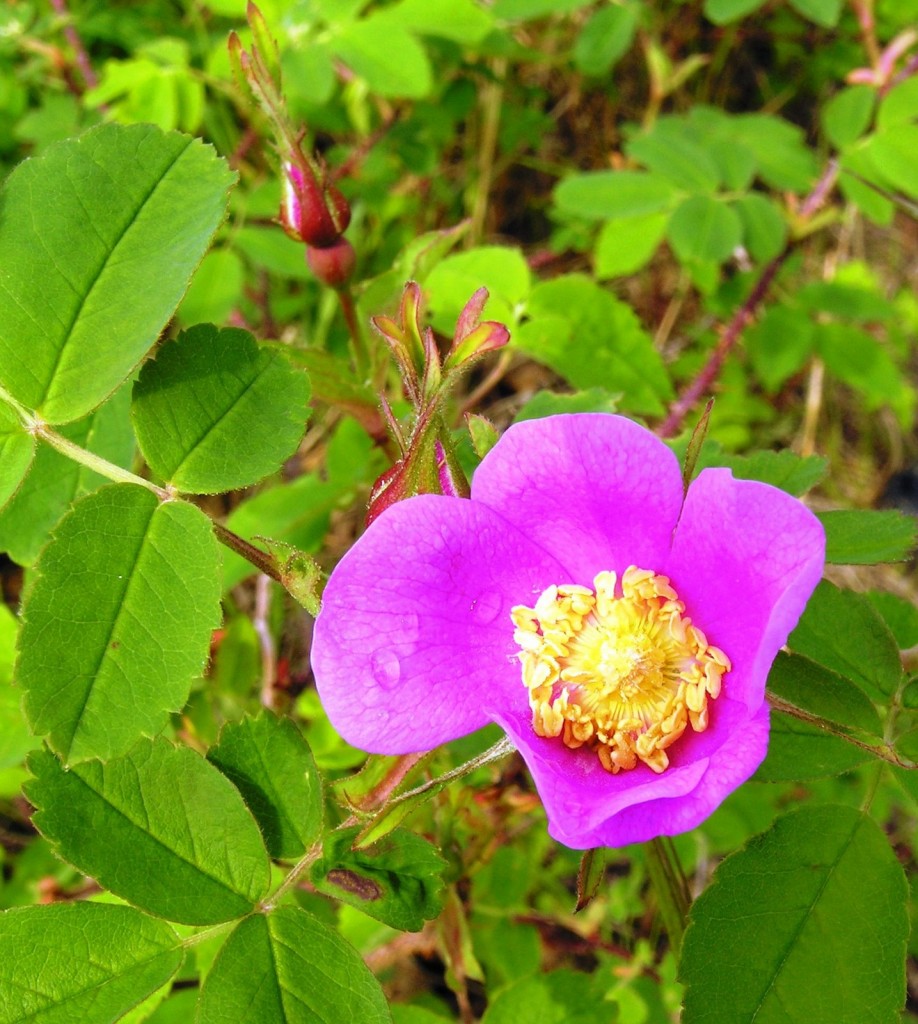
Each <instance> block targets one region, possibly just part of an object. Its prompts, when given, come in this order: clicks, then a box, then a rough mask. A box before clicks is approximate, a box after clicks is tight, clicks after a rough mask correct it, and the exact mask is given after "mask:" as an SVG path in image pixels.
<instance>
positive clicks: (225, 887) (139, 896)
mask: <svg viewBox="0 0 918 1024" xmlns="http://www.w3.org/2000/svg"><path fill="white" fill-rule="evenodd" d="M28 767H29V770H30V771H31V772H32V774H33V775H34V776H35V778H34V779H32V780H31V781H29V782H28V783H26V786H25V791H26V793H27V794H28V798H29V800H30V801H31V802H32V803H33V804H34V805H35V807H36V808H37V811H36V813H35V816H34V819H33V820H34V822H35V825H36V827H37V828H38V830H39V831H40V832H41V833H42V834H43V835H44V836H45V838H46V839H48V840H49V841H50V842H51V843H52V844H53V845H54V847H55V850H56V851H57V853H58V855H59V856H60V857H62V858H63V859H64V860H66V861H67V862H68V863H70V864H72V865H73V866H74V867H75V868H77V869H78V870H80V871H82V872H83V873H84V874H87V875H90V876H91V877H93V878H95V879H96V881H98V883H99V884H100V885H102V886H104V887H105V888H106V889H110V890H111V891H112V892H113V893H115V894H116V895H117V896H121V897H122V899H125V900H127V901H128V902H129V903H133V904H134V906H136V907H139V908H140V909H141V910H146V911H147V912H148V913H150V914H154V915H156V916H157V917H164V918H166V919H167V920H170V921H179V922H181V923H182V924H196V925H206V924H217V923H219V922H220V921H231V920H233V918H236V917H241V916H242V915H243V914H247V913H249V912H250V911H251V910H252V908H253V906H254V904H255V903H256V902H257V901H258V900H260V899H261V898H262V897H263V896H264V895H265V894H266V893H267V891H268V884H269V881H270V868H271V864H270V861H269V860H268V855H267V852H266V851H265V847H264V843H263V842H262V839H261V833H260V832H259V831H258V826H257V825H256V824H255V820H254V818H253V817H252V815H251V814H250V813H249V811H248V808H247V807H246V806H245V803H244V802H243V799H242V797H241V796H240V794H239V790H237V789H236V787H235V786H234V785H233V784H232V783H231V782H230V781H229V779H227V778H226V777H225V776H224V775H222V774H221V773H220V772H219V771H218V770H217V769H216V768H215V767H214V766H213V765H212V764H210V763H208V762H207V761H206V760H205V759H204V758H203V757H201V755H200V754H197V753H196V752H195V751H193V750H191V749H189V748H188V747H174V746H173V745H172V744H171V743H169V741H168V740H165V739H162V738H159V739H155V740H141V741H140V743H138V744H137V746H135V747H134V748H133V749H132V750H131V751H129V752H128V753H127V754H126V755H125V756H124V757H119V758H114V759H112V760H111V761H107V762H102V761H84V762H83V763H82V764H78V765H76V766H74V767H73V768H65V767H64V766H63V765H62V764H61V762H60V761H59V760H58V759H57V758H56V757H55V756H54V755H53V754H52V753H51V752H50V751H47V750H39V751H36V752H35V753H33V754H32V755H31V756H30V758H29V762H28Z"/></svg>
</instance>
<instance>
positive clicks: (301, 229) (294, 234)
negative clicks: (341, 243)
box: [280, 161, 351, 249]
mask: <svg viewBox="0 0 918 1024" xmlns="http://www.w3.org/2000/svg"><path fill="white" fill-rule="evenodd" d="M283 170H284V181H283V196H282V199H281V208H280V222H281V225H282V227H283V229H284V231H286V232H287V234H288V235H289V236H290V237H291V238H293V239H295V240H296V241H297V242H305V243H306V244H307V245H312V246H316V247H317V248H320V249H322V248H326V247H328V246H332V245H334V244H335V243H336V242H337V241H338V239H339V238H340V237H341V235H342V234H343V233H344V231H345V230H346V229H347V226H348V224H350V222H351V208H350V205H349V204H348V201H347V200H346V199H345V198H344V196H343V195H342V194H341V193H340V192H339V191H338V189H337V188H335V186H334V185H329V186H328V187H327V188H323V187H322V186H321V185H320V184H319V182H318V181H317V180H316V178H315V175H314V174H313V173H312V171H311V170H310V169H309V168H308V167H306V168H304V167H303V166H301V165H300V164H298V163H293V162H292V161H286V162H285V163H284V165H283Z"/></svg>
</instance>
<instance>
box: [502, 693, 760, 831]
mask: <svg viewBox="0 0 918 1024" xmlns="http://www.w3.org/2000/svg"><path fill="white" fill-rule="evenodd" d="M762 715H764V718H762ZM767 716H768V709H767V707H765V708H764V709H760V711H759V714H758V715H757V716H754V717H753V718H750V717H749V713H748V711H747V709H746V706H745V705H744V704H743V703H742V702H740V701H733V700H730V699H729V698H728V697H726V696H721V697H720V698H719V699H718V700H717V701H716V702H714V703H713V704H712V705H711V724H710V726H709V727H708V729H707V730H706V731H705V732H703V733H695V732H692V731H691V730H687V731H686V733H685V734H684V735H683V736H682V737H681V739H680V740H679V741H678V742H677V743H675V744H673V746H672V747H670V748H669V750H668V753H669V756H670V765H669V767H668V768H667V769H666V770H665V771H664V772H662V773H660V774H659V775H658V774H657V773H656V772H654V771H652V770H651V769H650V768H648V767H647V766H646V765H642V764H638V766H637V767H635V768H633V769H631V770H630V771H623V772H619V773H618V774H617V775H612V774H611V773H610V772H607V771H606V770H605V769H604V768H603V767H602V765H601V764H600V763H599V759H598V757H597V756H596V754H595V753H594V752H593V751H590V750H587V749H585V748H580V749H578V750H570V749H569V748H568V747H566V746H564V744H563V743H562V742H561V740H560V739H545V738H543V737H540V736H537V735H536V734H535V732H534V731H533V729H532V725H531V719H530V717H529V713H528V707H527V708H525V709H520V708H518V707H517V708H513V709H511V708H509V707H508V708H505V709H504V710H503V711H501V712H499V713H497V714H495V720H496V721H498V722H499V724H500V725H501V726H502V727H503V728H504V729H505V730H506V732H507V733H508V735H509V736H510V737H511V739H512V740H513V742H514V745H515V746H516V748H517V749H518V750H519V752H520V754H521V755H522V756H523V759H524V760H525V761H526V764H527V766H528V767H529V770H530V772H531V773H532V777H533V780H534V781H535V785H536V789H537V790H538V792H539V796H540V798H541V800H542V803H543V805H544V807H545V811H546V814H547V815H548V822H549V831H550V832H551V834H552V835H553V836H554V837H555V838H556V839H557V840H558V841H559V842H562V843H564V844H565V845H566V846H570V847H572V848H573V849H577V850H585V849H589V848H591V847H593V846H625V845H627V844H628V843H636V842H642V841H644V840H646V839H650V838H653V837H654V836H660V835H675V834H677V833H679V832H684V831H685V830H686V829H689V828H693V827H694V826H695V825H696V824H698V822H700V821H703V820H704V819H705V818H706V817H707V816H708V815H709V814H711V812H712V811H713V810H715V808H717V807H718V806H719V805H720V803H721V802H722V801H723V800H724V799H725V798H726V797H727V796H728V795H729V794H730V793H731V792H732V791H733V789H735V788H736V786H738V785H739V784H740V782H743V781H744V780H745V779H747V778H749V776H750V775H751V774H752V773H753V772H754V771H755V770H756V768H757V767H758V766H759V764H760V763H761V762H762V759H763V758H764V757H765V752H766V748H767V741H768V731H767V726H768V717H767ZM763 722H764V725H763ZM686 821H688V822H689V824H685V822H686Z"/></svg>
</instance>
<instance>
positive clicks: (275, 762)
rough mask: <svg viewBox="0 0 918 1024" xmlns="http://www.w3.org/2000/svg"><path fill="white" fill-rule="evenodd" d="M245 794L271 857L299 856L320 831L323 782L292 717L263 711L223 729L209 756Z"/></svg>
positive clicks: (208, 753)
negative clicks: (281, 716) (280, 716)
mask: <svg viewBox="0 0 918 1024" xmlns="http://www.w3.org/2000/svg"><path fill="white" fill-rule="evenodd" d="M207 760H208V761H210V762H211V763H212V764H214V765H216V766H217V767H218V768H219V769H220V771H221V772H223V774H224V775H225V776H226V777H227V778H228V779H229V780H230V781H231V782H232V783H233V784H234V785H235V786H236V788H237V789H238V790H239V792H240V793H241V794H242V797H243V799H244V800H245V802H246V805H247V806H248V808H249V810H250V811H251V812H252V814H253V815H254V816H255V820H256V821H257V822H258V825H259V828H260V829H261V834H262V836H264V840H265V846H266V847H267V848H268V853H270V854H271V856H272V857H288V858H289V857H298V856H299V855H300V854H301V853H303V852H304V851H305V850H306V849H307V847H309V846H311V845H312V844H313V843H314V842H315V841H316V840H317V839H318V838H319V834H320V832H321V831H322V819H323V804H322V781H321V779H320V777H319V773H318V770H317V769H316V763H315V761H314V760H313V758H312V753H311V752H310V750H309V746H308V744H307V743H306V741H305V740H304V739H303V736H302V734H301V733H300V731H299V729H297V727H296V725H295V724H294V723H293V722H292V721H291V720H290V719H289V718H277V717H276V716H275V715H273V714H271V713H270V712H268V711H263V712H262V713H261V714H260V715H258V717H257V718H248V717H246V718H244V719H243V720H242V721H241V722H231V723H229V724H227V725H225V726H224V727H223V729H222V730H221V732H220V738H219V740H218V742H217V744H216V746H214V747H211V749H210V750H209V751H208V752H207Z"/></svg>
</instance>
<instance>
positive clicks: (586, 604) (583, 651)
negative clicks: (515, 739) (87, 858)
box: [511, 565, 730, 774]
mask: <svg viewBox="0 0 918 1024" xmlns="http://www.w3.org/2000/svg"><path fill="white" fill-rule="evenodd" d="M616 583H617V578H616V574H615V573H614V572H601V573H599V574H598V575H597V576H596V578H595V579H594V580H593V586H594V588H595V589H594V590H590V588H589V587H582V586H578V585H577V584H566V585H563V586H551V587H549V588H548V589H547V590H545V591H544V592H543V593H542V595H541V596H540V597H539V599H538V601H536V603H535V607H534V608H526V607H523V606H522V605H519V606H517V607H516V608H514V609H513V610H512V611H511V617H512V619H513V624H514V626H516V631H515V633H514V640H515V641H516V643H517V644H519V646H520V648H521V651H520V655H519V658H520V661H521V663H522V667H523V683H524V684H525V685H526V688H527V689H528V690H529V705H530V707H531V708H532V726H533V728H534V729H535V731H536V733H537V734H538V735H539V736H560V737H561V739H562V741H563V742H564V743H565V744H566V745H567V746H568V747H572V748H577V747H582V746H586V747H588V748H591V749H593V750H595V751H596V754H597V756H598V757H599V760H600V762H601V763H602V766H603V767H604V768H605V769H606V770H607V771H610V772H612V773H613V774H614V773H617V772H619V771H622V770H626V769H629V768H634V767H635V765H636V764H637V763H638V761H639V760H640V761H643V762H644V764H646V765H649V767H651V768H652V769H653V770H654V771H655V772H662V771H663V770H664V769H665V768H666V767H667V765H668V764H669V755H668V754H667V753H666V750H667V748H668V747H670V746H671V745H672V744H673V743H675V742H676V740H678V739H679V737H680V736H681V735H682V734H683V733H684V732H685V729H686V727H687V726H688V725H689V724H691V726H692V728H693V729H694V730H695V731H696V732H704V730H705V729H706V728H707V726H708V698H710V699H711V700H714V699H716V698H717V695H718V694H719V693H720V687H721V679H722V677H723V675H724V673H725V672H729V671H730V659H729V658H728V657H727V656H726V654H724V652H723V651H722V650H720V648H718V647H712V646H710V645H709V644H708V641H707V637H705V635H704V633H702V631H701V630H700V629H698V628H697V626H693V625H692V620H691V618H689V617H688V616H687V615H685V614H684V613H685V605H684V604H683V603H682V601H680V600H679V597H678V595H677V594H676V592H675V590H673V588H672V586H671V585H670V582H669V579H668V578H667V577H666V576H658V575H657V574H656V573H654V572H651V571H650V570H649V569H638V568H637V567H636V566H633V565H632V566H631V567H630V568H628V569H626V570H625V572H624V574H623V575H622V579H621V592H620V594H617V593H616Z"/></svg>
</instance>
